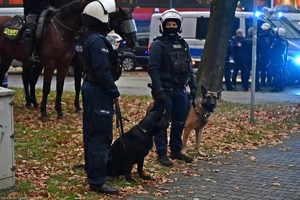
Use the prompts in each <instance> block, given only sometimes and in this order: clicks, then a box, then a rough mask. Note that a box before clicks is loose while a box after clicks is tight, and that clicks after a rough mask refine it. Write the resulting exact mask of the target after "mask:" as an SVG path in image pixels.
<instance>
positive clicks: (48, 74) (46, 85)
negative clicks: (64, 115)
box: [40, 62, 56, 121]
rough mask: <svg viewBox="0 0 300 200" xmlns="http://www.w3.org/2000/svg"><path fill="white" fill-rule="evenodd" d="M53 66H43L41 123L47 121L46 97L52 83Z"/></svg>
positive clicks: (53, 64)
mask: <svg viewBox="0 0 300 200" xmlns="http://www.w3.org/2000/svg"><path fill="white" fill-rule="evenodd" d="M55 66H56V65H55V63H54V62H51V63H48V65H45V70H44V82H43V97H42V101H41V105H40V109H41V120H42V121H46V120H47V119H48V116H47V107H46V106H47V99H48V95H49V93H50V89H51V81H52V76H53V72H54V69H55Z"/></svg>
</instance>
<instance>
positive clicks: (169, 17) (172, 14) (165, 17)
mask: <svg viewBox="0 0 300 200" xmlns="http://www.w3.org/2000/svg"><path fill="white" fill-rule="evenodd" d="M173 20H174V21H175V22H177V25H178V31H179V32H181V24H182V15H181V14H180V13H179V12H178V11H177V10H175V9H169V10H166V11H165V12H163V13H162V14H161V18H160V22H161V24H160V27H159V28H160V31H161V32H163V31H164V26H165V24H166V22H167V21H173Z"/></svg>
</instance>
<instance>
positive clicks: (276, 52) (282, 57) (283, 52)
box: [270, 35, 288, 66]
mask: <svg viewBox="0 0 300 200" xmlns="http://www.w3.org/2000/svg"><path fill="white" fill-rule="evenodd" d="M287 48H288V42H287V41H286V40H285V39H283V38H282V37H280V36H278V35H276V37H275V38H274V40H273V43H272V45H271V48H270V51H271V52H272V55H271V64H272V65H280V66H284V65H285V61H286V56H287Z"/></svg>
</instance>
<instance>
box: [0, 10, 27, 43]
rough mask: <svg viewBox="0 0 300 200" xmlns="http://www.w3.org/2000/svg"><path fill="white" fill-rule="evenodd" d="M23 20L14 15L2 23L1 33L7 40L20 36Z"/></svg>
mask: <svg viewBox="0 0 300 200" xmlns="http://www.w3.org/2000/svg"><path fill="white" fill-rule="evenodd" d="M24 25H25V20H24V18H23V17H21V16H19V15H16V16H14V17H13V18H12V19H11V20H9V21H8V22H6V23H5V24H4V25H3V35H4V36H5V38H7V39H9V40H19V39H20V38H21V37H22V33H23V30H24Z"/></svg>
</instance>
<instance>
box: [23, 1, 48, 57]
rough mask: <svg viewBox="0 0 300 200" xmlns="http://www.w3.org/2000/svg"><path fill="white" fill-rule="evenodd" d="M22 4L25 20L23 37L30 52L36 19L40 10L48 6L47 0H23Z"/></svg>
mask: <svg viewBox="0 0 300 200" xmlns="http://www.w3.org/2000/svg"><path fill="white" fill-rule="evenodd" d="M23 6H24V16H25V22H26V24H25V27H26V28H25V30H24V35H23V38H24V42H25V44H26V45H27V46H28V48H29V49H30V52H32V50H33V42H34V37H35V29H36V25H37V20H38V17H39V16H40V14H41V13H42V11H43V10H44V9H46V8H47V7H48V6H49V0H23Z"/></svg>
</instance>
